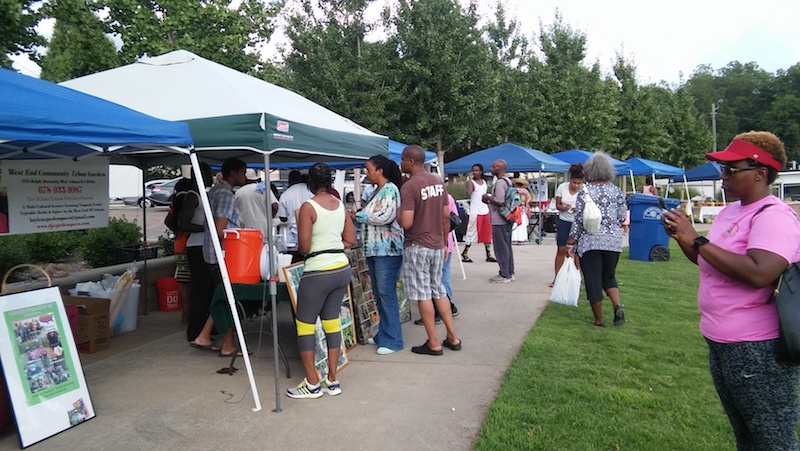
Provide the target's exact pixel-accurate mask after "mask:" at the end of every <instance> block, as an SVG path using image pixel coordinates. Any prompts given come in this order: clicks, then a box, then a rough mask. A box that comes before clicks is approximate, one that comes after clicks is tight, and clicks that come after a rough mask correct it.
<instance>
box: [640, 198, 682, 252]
mask: <svg viewBox="0 0 800 451" xmlns="http://www.w3.org/2000/svg"><path fill="white" fill-rule="evenodd" d="M658 199H659V197H658V196H650V195H647V194H634V195H633V196H631V198H630V199H629V200H628V204H629V205H630V207H631V230H630V235H629V237H628V243H629V246H630V248H629V250H630V259H631V260H640V261H646V262H647V261H667V260H669V235H667V232H666V230H664V223H663V222H661V206H659V205H658ZM664 204H665V206H666V207H667V209H669V210H671V209H673V208H678V207H679V206H680V204H681V202H680V201H679V200H678V199H664Z"/></svg>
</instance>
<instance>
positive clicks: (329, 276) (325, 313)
mask: <svg viewBox="0 0 800 451" xmlns="http://www.w3.org/2000/svg"><path fill="white" fill-rule="evenodd" d="M352 272H353V271H352V269H350V266H343V267H341V268H336V269H331V270H329V271H312V272H308V273H303V277H302V278H300V287H299V288H298V289H297V314H296V316H297V321H298V322H299V323H305V325H309V324H315V323H316V322H317V317H319V318H320V319H321V320H322V321H323V325H324V324H325V323H324V321H328V320H337V321H338V319H339V311H340V309H341V308H342V299H343V298H344V295H345V293H346V292H347V286H348V285H349V284H350V275H351V274H352ZM302 328H303V325H301V324H298V327H297V329H298V331H297V347H298V348H299V349H300V352H303V351H313V350H314V341H315V340H314V334H313V333H311V334H310V335H309V334H301V329H302ZM324 329H326V330H325V338H326V340H327V342H328V349H337V348H339V345H340V344H341V342H342V334H341V332H340V331H339V329H338V325H337V328H336V330H335V331H332V330H328V328H324Z"/></svg>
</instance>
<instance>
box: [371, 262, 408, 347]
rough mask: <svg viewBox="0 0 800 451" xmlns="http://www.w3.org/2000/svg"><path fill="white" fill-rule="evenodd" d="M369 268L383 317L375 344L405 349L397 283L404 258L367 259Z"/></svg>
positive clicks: (379, 312) (379, 309)
mask: <svg viewBox="0 0 800 451" xmlns="http://www.w3.org/2000/svg"><path fill="white" fill-rule="evenodd" d="M367 267H368V268H369V276H370V278H371V279H372V293H373V294H374V295H375V303H376V304H377V306H378V314H379V315H380V316H381V322H380V323H378V335H376V336H375V343H377V344H378V346H381V347H384V348H389V349H391V350H393V351H399V350H401V349H403V330H402V329H401V327H400V306H399V304H398V301H397V281H398V280H399V279H400V270H401V269H402V268H403V256H402V255H397V256H391V257H367Z"/></svg>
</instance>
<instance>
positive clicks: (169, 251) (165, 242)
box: [156, 230, 175, 257]
mask: <svg viewBox="0 0 800 451" xmlns="http://www.w3.org/2000/svg"><path fill="white" fill-rule="evenodd" d="M165 232H166V233H164V235H161V236H159V237H158V241H157V242H156V243H157V244H158V246H159V247H160V248H161V251H162V255H161V256H162V257H166V256H169V255H175V234H174V233H172V232H170V231H169V230H166V231H165Z"/></svg>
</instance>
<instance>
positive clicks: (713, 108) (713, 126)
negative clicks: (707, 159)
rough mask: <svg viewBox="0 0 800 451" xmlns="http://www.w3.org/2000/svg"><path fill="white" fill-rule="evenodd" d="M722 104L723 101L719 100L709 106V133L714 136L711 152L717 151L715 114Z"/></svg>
mask: <svg viewBox="0 0 800 451" xmlns="http://www.w3.org/2000/svg"><path fill="white" fill-rule="evenodd" d="M722 102H723V99H719V100H717V101H716V102H714V103H712V104H711V133H712V134H713V135H714V148H713V149H711V151H712V152H716V151H717V112H718V111H719V106H720V105H721V104H722Z"/></svg>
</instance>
